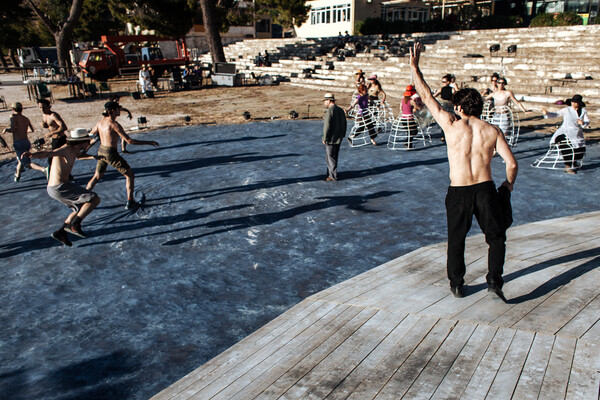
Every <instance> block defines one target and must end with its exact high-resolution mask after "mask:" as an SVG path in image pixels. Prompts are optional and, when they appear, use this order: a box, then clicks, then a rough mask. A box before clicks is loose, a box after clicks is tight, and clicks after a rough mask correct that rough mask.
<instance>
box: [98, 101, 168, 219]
mask: <svg viewBox="0 0 600 400" xmlns="http://www.w3.org/2000/svg"><path fill="white" fill-rule="evenodd" d="M104 110H105V111H104V112H103V113H102V115H103V118H102V119H101V120H100V121H99V122H98V123H97V124H96V126H95V127H94V129H92V131H91V132H90V135H99V137H100V148H99V149H98V156H97V158H98V164H97V165H96V172H95V173H94V176H93V177H92V179H90V181H89V182H88V184H87V190H92V189H93V188H94V186H96V183H98V181H99V180H100V178H102V176H103V175H104V173H105V172H106V167H107V166H108V165H109V164H110V165H111V166H112V167H113V168H115V169H116V170H117V171H119V172H120V173H121V174H122V175H123V176H125V187H126V189H127V203H126V204H125V208H126V209H127V210H131V209H135V208H137V207H139V204H138V203H136V202H135V200H134V199H133V189H134V175H133V171H132V170H131V167H130V166H129V164H127V161H125V159H124V158H123V157H121V155H120V154H119V152H118V151H117V145H118V144H119V139H120V138H123V139H125V141H126V142H127V143H129V144H148V145H151V146H154V147H158V143H157V142H155V141H152V140H136V139H132V138H130V137H129V136H128V135H127V134H126V133H125V130H124V129H123V127H122V126H121V124H119V123H118V122H117V117H118V116H119V115H121V106H120V105H119V103H115V102H114V101H109V102H107V103H106V104H104ZM92 144H93V143H92ZM90 146H91V145H90Z"/></svg>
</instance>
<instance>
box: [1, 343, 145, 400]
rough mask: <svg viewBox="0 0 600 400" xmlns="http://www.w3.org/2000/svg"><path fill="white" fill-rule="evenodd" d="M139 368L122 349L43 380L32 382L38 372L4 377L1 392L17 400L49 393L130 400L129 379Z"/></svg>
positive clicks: (63, 399) (64, 398) (64, 397)
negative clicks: (33, 376)
mask: <svg viewBox="0 0 600 400" xmlns="http://www.w3.org/2000/svg"><path fill="white" fill-rule="evenodd" d="M139 368H140V366H139V363H138V362H136V361H134V360H133V358H132V356H131V354H130V353H129V352H128V351H125V350H120V351H115V352H113V353H111V354H108V355H105V356H101V357H97V358H94V359H91V360H88V361H83V362H79V363H74V364H71V365H68V366H66V367H63V368H60V369H58V370H56V371H53V372H51V373H50V374H48V375H47V376H44V377H42V378H41V379H39V380H37V379H36V380H34V381H32V376H31V375H36V373H35V371H29V370H27V369H20V370H16V371H11V372H9V373H5V374H2V375H0V392H1V393H2V395H3V398H6V399H13V400H25V399H34V398H45V397H46V395H47V393H48V392H50V393H54V394H57V395H59V397H56V398H60V399H61V400H71V399H72V400H75V399H127V398H131V397H132V395H133V393H132V392H131V380H132V378H129V377H128V376H131V374H133V373H135V372H137V371H138V370H139ZM107 382H108V383H107ZM49 388H52V390H50V391H49V390H48V389H49ZM53 398H54V397H53Z"/></svg>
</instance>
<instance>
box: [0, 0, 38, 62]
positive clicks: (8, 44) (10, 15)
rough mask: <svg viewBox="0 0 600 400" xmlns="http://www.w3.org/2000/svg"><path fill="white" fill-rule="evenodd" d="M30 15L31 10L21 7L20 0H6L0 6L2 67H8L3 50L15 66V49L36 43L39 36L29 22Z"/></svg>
mask: <svg viewBox="0 0 600 400" xmlns="http://www.w3.org/2000/svg"><path fill="white" fill-rule="evenodd" d="M31 16H32V15H31V10H30V9H29V8H26V7H23V4H22V1H21V0H17V1H12V2H7V3H6V4H5V5H3V7H2V8H0V62H1V63H2V66H3V67H4V68H7V67H8V65H7V64H6V61H5V60H4V51H5V50H8V54H9V56H10V58H11V62H12V63H13V65H14V66H17V65H18V62H17V60H16V57H15V53H16V51H15V50H16V49H17V48H19V47H23V46H32V45H34V44H38V42H39V37H38V35H37V34H36V32H35V29H34V28H35V27H34V26H33V25H34V24H32V23H31Z"/></svg>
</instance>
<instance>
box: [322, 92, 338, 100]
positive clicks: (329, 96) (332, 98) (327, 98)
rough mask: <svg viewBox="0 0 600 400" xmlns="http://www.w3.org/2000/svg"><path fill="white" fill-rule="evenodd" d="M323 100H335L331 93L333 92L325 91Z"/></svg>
mask: <svg viewBox="0 0 600 400" xmlns="http://www.w3.org/2000/svg"><path fill="white" fill-rule="evenodd" d="M323 100H332V101H335V96H334V95H333V93H325V96H323Z"/></svg>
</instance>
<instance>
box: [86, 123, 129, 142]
mask: <svg viewBox="0 0 600 400" xmlns="http://www.w3.org/2000/svg"><path fill="white" fill-rule="evenodd" d="M96 130H97V131H98V134H99V135H100V143H101V144H102V146H106V147H114V148H116V147H117V145H118V144H119V140H120V139H121V136H123V135H125V136H127V135H126V134H125V131H124V130H123V127H122V126H121V124H119V123H118V122H117V121H115V120H113V119H112V118H111V117H103V118H102V119H101V120H100V121H99V122H98V124H96V127H95V128H94V129H93V130H92V134H93V133H95V132H94V131H96Z"/></svg>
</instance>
